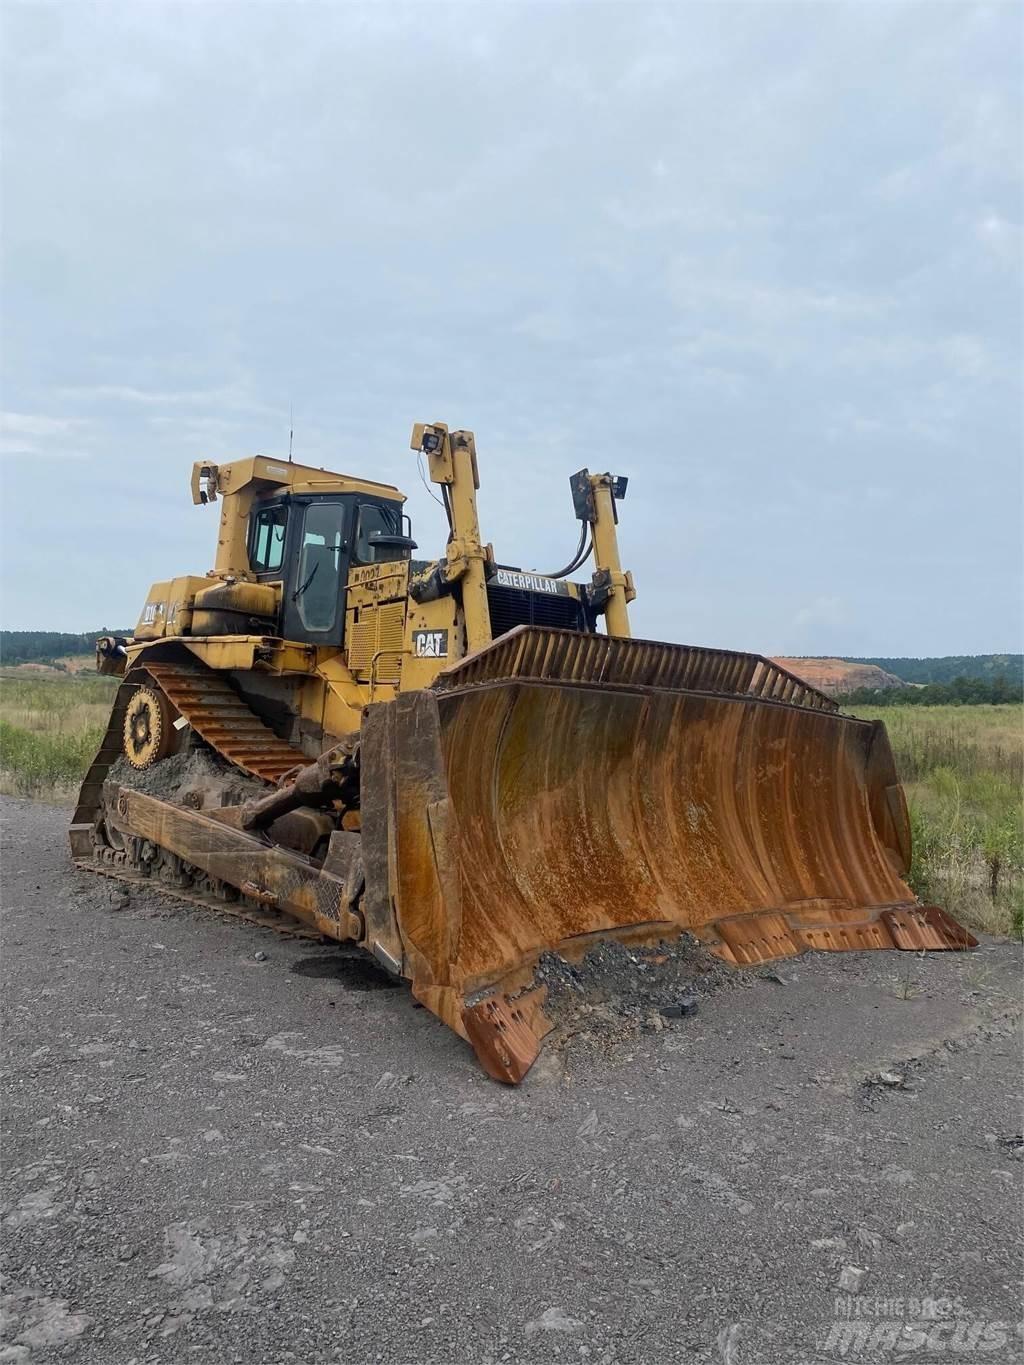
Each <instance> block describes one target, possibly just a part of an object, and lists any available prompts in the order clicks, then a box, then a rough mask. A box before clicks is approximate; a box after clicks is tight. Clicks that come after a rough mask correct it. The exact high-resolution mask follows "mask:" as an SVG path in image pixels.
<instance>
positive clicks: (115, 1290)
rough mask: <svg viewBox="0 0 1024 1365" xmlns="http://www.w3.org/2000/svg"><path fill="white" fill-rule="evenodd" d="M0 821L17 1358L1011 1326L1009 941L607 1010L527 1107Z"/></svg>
mask: <svg viewBox="0 0 1024 1365" xmlns="http://www.w3.org/2000/svg"><path fill="white" fill-rule="evenodd" d="M0 813H2V816H3V822H4V829H5V848H4V880H3V923H2V946H3V971H4V991H3V1010H4V1019H3V1024H4V1033H3V1038H4V1051H5V1081H4V1095H3V1180H4V1189H3V1206H2V1209H0V1217H2V1219H3V1254H4V1261H5V1276H6V1278H5V1280H4V1288H3V1293H4V1296H5V1308H6V1312H7V1314H8V1315H9V1319H10V1321H9V1326H8V1329H7V1335H6V1345H5V1346H4V1347H2V1348H0V1359H2V1360H4V1361H22V1362H36V1361H40V1362H41V1361H51V1360H65V1359H66V1360H68V1361H73V1362H76V1365H78V1363H79V1362H80V1363H81V1365H129V1362H132V1361H134V1362H136V1365H144V1362H152V1365H157V1363H159V1365H165V1363H166V1365H178V1362H181V1361H185V1360H189V1361H191V1360H200V1361H201V1360H208V1361H211V1362H217V1365H220V1363H221V1362H233V1361H239V1362H242V1361H244V1362H246V1365H248V1363H249V1362H285V1361H289V1362H299V1363H300V1365H320V1362H323V1363H324V1365H326V1362H338V1361H344V1362H346V1363H347V1365H364V1362H375V1361H386V1362H413V1361H416V1362H437V1363H438V1365H442V1362H443V1365H462V1362H464V1361H465V1362H484V1361H499V1360H508V1361H516V1362H520V1361H521V1362H531V1363H532V1362H537V1365H540V1363H541V1362H544V1363H545V1365H546V1363H547V1362H551V1361H587V1362H596V1361H603V1362H606V1365H610V1363H611V1362H645V1365H646V1362H650V1363H651V1365H661V1363H662V1362H667V1361H675V1360H685V1361H697V1362H702V1361H703V1362H715V1363H716V1365H719V1363H720V1362H721V1361H722V1360H723V1359H726V1358H728V1359H729V1360H730V1361H731V1365H776V1362H786V1361H792V1362H818V1361H825V1360H828V1359H830V1358H832V1359H835V1358H841V1353H840V1351H839V1350H838V1349H837V1348H836V1343H835V1338H834V1337H832V1338H830V1333H831V1332H833V1329H834V1325H835V1322H836V1309H837V1302H836V1301H837V1298H838V1299H839V1300H840V1302H841V1304H842V1303H845V1302H846V1301H847V1295H848V1293H849V1292H850V1291H849V1290H846V1289H841V1288H840V1283H841V1282H842V1283H843V1284H846V1285H851V1284H857V1285H858V1286H859V1288H858V1292H859V1293H860V1294H861V1295H867V1296H871V1298H872V1300H875V1299H877V1300H882V1299H885V1300H893V1299H897V1300H899V1299H902V1300H911V1299H917V1300H920V1299H925V1298H933V1299H940V1298H949V1299H951V1300H954V1301H955V1302H956V1310H955V1311H956V1312H957V1314H958V1315H959V1319H960V1320H961V1321H966V1322H967V1323H968V1326H970V1325H971V1324H972V1323H977V1322H980V1321H984V1322H985V1323H988V1324H991V1323H998V1322H1008V1321H1012V1320H1013V1319H1014V1317H1015V1316H1016V1315H1017V1314H1018V1313H1019V1293H1018V1288H1017V1282H1018V1275H1019V1270H1020V1261H1019V1245H1020V1236H1021V1232H1022V1228H1021V1221H1020V1213H1019V1210H1020V1193H1021V1184H1022V1181H1021V1176H1022V1174H1024V1162H1021V1161H1020V1160H1019V1155H1020V1152H1019V1147H1018V1146H1017V1144H1016V1143H1015V1141H1014V1138H1015V1137H1016V1135H1017V1134H1019V1133H1020V1131H1021V1118H1020V1094H1019V1080H1020V1067H1019V1060H1020V1040H1019V1036H1018V1034H1017V1033H1016V1029H1017V1026H1018V1023H1019V1009H1018V1003H1017V1002H1018V998H1019V993H1020V992H1019V987H1020V955H1019V949H1016V948H1014V947H1013V946H1012V945H1008V944H1001V943H986V944H984V945H983V947H982V949H981V950H980V951H979V952H977V953H975V954H973V955H966V956H961V955H957V954H935V955H933V956H928V957H925V958H918V957H916V956H914V955H907V954H885V953H865V954H842V955H837V956H835V957H831V958H830V957H826V956H823V955H822V956H817V957H807V958H802V959H799V960H794V961H787V962H784V963H781V964H776V965H775V967H774V968H773V969H772V971H771V972H767V971H766V972H763V973H760V974H757V973H755V974H752V975H750V976H745V977H742V978H741V979H740V980H739V981H732V980H730V981H729V982H728V983H725V984H722V985H721V986H718V985H717V984H716V983H711V984H712V985H715V989H707V990H701V991H700V992H698V1008H697V1011H696V1012H695V1013H690V1014H688V1015H686V1016H685V1017H682V1018H678V1019H667V1020H664V1021H663V1023H662V1024H660V1025H658V1024H654V1023H652V1022H651V1021H650V1019H649V1012H648V1011H641V1010H640V1009H639V1008H637V1009H635V1010H634V1009H633V1008H632V1003H631V1002H627V1003H628V1004H629V1007H628V1008H626V1009H625V1010H623V1009H621V1008H617V1007H615V1005H614V1002H612V1004H608V1002H605V1008H604V1010H603V1011H602V1009H601V1008H600V1007H597V1008H596V1009H595V1011H594V1012H593V1013H592V1014H591V1015H590V1016H587V1015H586V1013H584V1014H582V1015H581V1014H580V1012H579V1011H577V1012H576V1013H575V1014H574V1016H573V1029H572V1031H571V1035H570V1036H567V1037H566V1039H565V1041H564V1045H563V1046H562V1047H561V1048H560V1049H557V1050H554V1051H553V1052H551V1053H550V1054H548V1055H547V1056H546V1057H544V1058H542V1060H541V1062H540V1063H539V1064H538V1066H537V1068H535V1070H534V1072H533V1073H532V1074H531V1077H530V1078H529V1080H528V1081H527V1083H526V1084H525V1085H524V1086H523V1087H522V1088H521V1089H520V1090H518V1091H514V1090H507V1089H503V1088H501V1087H499V1086H497V1085H496V1084H494V1083H493V1082H491V1081H489V1080H488V1079H487V1078H486V1077H485V1076H484V1075H483V1074H482V1073H481V1072H480V1071H479V1069H478V1068H477V1066H476V1063H475V1061H474V1059H473V1057H472V1055H471V1053H470V1052H469V1049H468V1048H466V1047H465V1045H464V1044H462V1043H461V1042H460V1041H459V1039H458V1038H456V1037H455V1036H454V1035H453V1034H451V1033H450V1032H449V1031H448V1030H447V1029H445V1028H444V1027H443V1025H441V1024H440V1023H439V1022H438V1021H437V1020H436V1019H434V1018H432V1017H431V1016H430V1015H429V1014H428V1012H427V1011H425V1010H422V1009H417V1008H415V1006H414V1003H413V1001H412V999H411V998H410V996H409V995H408V994H407V993H406V992H405V991H404V990H396V989H391V988H389V986H388V982H387V979H386V978H381V977H379V976H377V975H375V974H374V973H373V972H366V971H365V970H363V969H362V967H361V966H356V965H355V964H353V962H352V960H351V959H346V958H345V955H344V954H342V953H340V952H339V953H333V952H332V951H331V950H330V949H327V948H323V949H321V948H319V947H317V946H316V945H315V944H310V943H309V942H308V941H302V940H294V941H292V940H282V939H279V938H277V937H276V936H273V935H271V934H269V933H267V932H265V931H262V930H259V929H257V928H254V927H251V926H248V925H245V924H240V923H237V922H235V921H231V920H228V919H224V918H220V917H218V916H216V915H214V914H212V913H205V912H203V911H201V910H198V909H179V908H177V907H175V906H174V905H172V904H171V903H170V902H168V901H166V900H164V899H163V898H161V897H158V896H155V895H151V894H140V893H138V892H134V891H133V892H132V894H131V898H130V903H129V905H128V907H127V908H125V909H121V910H117V909H115V908H114V904H115V903H116V898H117V896H119V895H120V891H119V889H117V888H115V900H114V901H113V902H112V899H111V891H112V885H113V884H112V883H110V882H108V881H103V880H100V879H95V878H92V877H89V876H88V875H87V874H84V873H75V872H72V871H71V870H70V869H69V867H68V863H67V854H66V844H65V838H64V824H65V820H66V818H67V816H66V812H63V811H57V810H51V809H48V808H46V807H40V806H33V805H31V804H28V803H23V802H17V801H12V800H6V801H4V802H3V805H2V811H0ZM256 953H263V954H265V955H266V957H265V960H262V961H257V960H256V957H255V954H256ZM682 984H685V983H682ZM620 1003H621V1002H620ZM609 1016H610V1017H611V1018H612V1020H613V1022H614V1027H608V1026H607V1024H608V1017H609ZM588 1019H589V1022H588ZM623 1019H625V1026H623V1022H622V1021H623ZM882 1072H887V1073H891V1075H893V1076H895V1077H897V1078H898V1081H899V1084H892V1083H891V1082H890V1083H886V1082H884V1081H882V1080H881V1079H880V1073H882ZM851 1271H856V1272H857V1273H856V1274H855V1275H852V1277H851ZM901 1311H902V1310H901ZM1017 1349H1018V1347H1017V1346H1015V1345H1014V1343H1013V1342H1012V1340H1011V1338H1009V1337H1008V1338H1007V1341H1006V1344H1005V1346H1004V1347H1002V1348H1000V1350H997V1351H994V1352H992V1351H990V1352H988V1353H979V1352H978V1351H976V1352H975V1353H974V1354H975V1357H976V1358H978V1359H985V1358H989V1359H993V1360H999V1361H1000V1365H1002V1362H1003V1361H1008V1360H1012V1359H1014V1353H1015V1351H1016V1350H1017ZM728 1353H731V1354H728ZM919 1356H920V1352H911V1353H910V1354H909V1355H906V1357H905V1358H907V1359H910V1360H914V1359H915V1358H918V1357H919ZM846 1358H850V1359H861V1360H863V1359H872V1358H875V1359H878V1358H885V1357H884V1355H883V1356H877V1355H876V1356H874V1357H872V1356H870V1355H866V1354H865V1353H864V1352H863V1351H862V1352H861V1353H860V1355H852V1356H851V1355H850V1352H849V1351H847V1353H846ZM897 1358H900V1357H897ZM940 1358H942V1357H940Z"/></svg>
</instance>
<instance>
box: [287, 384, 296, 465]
mask: <svg viewBox="0 0 1024 1365" xmlns="http://www.w3.org/2000/svg"><path fill="white" fill-rule="evenodd" d="M294 436H295V427H294V414H293V412H292V404H291V400H290V399H289V402H288V463H289V464H291V462H292V438H293V437H294Z"/></svg>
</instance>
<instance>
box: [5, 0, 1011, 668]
mask: <svg viewBox="0 0 1024 1365" xmlns="http://www.w3.org/2000/svg"><path fill="white" fill-rule="evenodd" d="M1017 28H1018V15H1017V13H1016V11H1015V9H1014V7H1012V6H999V5H995V6H992V5H989V6H985V5H980V6H979V5H972V4H962V5H954V6H943V5H930V6H925V5H919V4H910V3H901V0H892V2H891V3H890V4H887V5H863V4H860V3H856V2H854V3H844V2H843V0H835V3H832V4H829V5H814V6H808V5H806V4H799V3H798V4H791V3H788V2H787V0H779V2H778V3H776V4H773V5H770V6H765V5H761V4H757V3H746V2H745V0H736V3H733V4H730V5H727V6H713V5H674V6H666V5H660V4H642V3H641V4H631V5H627V4H621V5H599V6H591V7H589V8H587V10H586V13H585V14H584V11H583V10H582V9H581V8H580V7H579V6H571V5H569V6H567V5H535V6H527V7H522V6H514V5H507V6H495V5H431V6H424V5H407V4H387V5H335V6H330V5H297V4H291V3H278V0H267V3H264V4H261V5H257V6H247V7H239V6H237V5H192V4H181V3H173V4H164V3H160V0H153V3H149V4H146V5H120V6H118V5H113V6H98V7H97V6H95V5H91V6H90V5H86V6H83V5H81V4H76V3H71V2H70V0H66V2H65V0H52V2H49V3H42V4H37V5H20V6H17V5H16V6H13V7H10V6H9V7H8V13H7V14H6V15H5V41H4V44H3V45H2V49H0V80H2V83H3V91H4V126H5V152H4V158H3V162H2V165H0V177H2V182H0V190H2V192H3V198H4V205H5V224H4V236H3V243H2V249H3V256H4V261H3V264H4V290H5V298H4V361H5V373H4V382H3V401H4V404H5V406H6V407H7V408H8V409H10V411H11V413H12V414H13V415H14V417H15V419H16V420H17V419H18V418H19V417H20V418H21V419H22V421H23V424H22V425H21V426H20V427H19V426H16V425H15V426H12V425H10V423H8V424H6V425H3V426H0V440H3V441H4V442H5V443H6V449H7V451H8V454H9V456H11V457H12V458H8V459H7V460H6V461H5V465H4V479H5V485H4V494H5V496H4V499H3V501H4V507H3V515H4V518H5V522H4V537H3V550H4V553H5V554H6V556H7V560H6V564H7V572H8V574H9V575H17V578H18V581H19V592H18V594H17V600H13V598H12V599H10V600H9V601H8V603H7V610H8V614H9V615H8V620H7V624H9V625H22V626H25V627H32V626H44V625H46V626H49V625H57V624H65V625H67V626H69V627H74V628H85V627H86V626H88V625H89V623H90V622H91V621H92V620H93V619H94V617H95V615H96V612H97V605H96V604H97V602H98V601H100V602H101V603H102V604H103V607H104V610H103V611H102V612H100V615H101V616H105V617H107V619H122V620H128V619H134V617H135V616H136V615H137V613H138V607H139V602H140V600H141V599H142V597H143V596H144V593H145V590H146V587H147V586H148V583H149V582H151V581H155V580H159V579H162V578H165V577H167V576H168V575H169V574H174V573H181V572H186V571H188V570H190V569H197V570H198V571H200V572H202V571H203V570H205V569H206V568H207V567H208V565H209V563H210V559H211V555H212V549H213V545H212V541H213V535H214V531H213V529H212V527H211V523H210V520H209V518H208V517H204V516H202V515H197V514H196V513H195V512H194V511H193V509H192V508H191V506H190V504H189V502H188V499H187V496H186V495H185V488H186V482H187V476H188V469H189V465H190V463H191V461H192V460H193V459H195V458H197V457H198V456H199V455H203V456H204V457H209V458H211V459H217V460H221V461H222V460H227V459H231V458H233V457H241V456H245V455H247V454H250V453H252V452H253V451H257V450H264V451H267V452H273V453H281V454H283V453H284V452H285V451H286V449H287V439H288V429H289V426H290V425H291V423H290V422H289V415H288V414H289V410H290V409H293V410H294V414H295V417H294V426H295V432H296V436H295V451H296V457H297V458H302V459H303V460H305V461H308V462H310V463H315V464H323V465H326V466H327V467H335V468H342V469H348V470H352V471H356V472H359V471H365V472H366V473H367V474H369V475H370V476H371V477H374V478H380V479H383V480H386V481H391V482H397V483H398V484H399V485H400V486H403V487H405V488H406V491H407V492H408V493H409V510H410V512H411V514H412V516H413V518H414V521H415V522H416V536H417V539H418V540H419V541H420V544H421V546H422V547H423V552H424V553H430V552H437V551H439V550H440V549H441V548H442V547H443V544H444V535H445V530H444V526H443V518H442V517H440V516H439V509H438V508H437V506H436V504H435V503H433V502H432V501H431V499H430V497H429V496H428V495H427V493H426V492H425V491H424V490H423V489H422V488H421V487H420V485H419V482H418V480H417V478H416V473H415V463H414V461H413V460H412V457H411V454H410V452H409V451H408V449H407V443H408V433H409V427H410V425H411V423H412V422H413V421H414V420H418V419H419V420H435V419H440V420H446V421H448V422H450V423H451V424H452V425H453V426H466V427H470V428H472V429H474V430H475V431H476V435H477V444H478V449H479V451H480V472H481V479H482V487H481V490H480V502H481V518H482V521H483V526H484V531H485V535H486V536H487V538H488V539H489V540H492V541H493V542H494V544H495V548H496V552H497V553H498V554H499V556H500V557H501V558H502V560H504V561H505V562H509V563H522V564H525V565H531V566H534V567H540V568H549V567H550V566H551V565H552V564H555V563H558V562H564V560H565V558H566V555H567V553H568V552H570V551H571V548H572V544H573V542H574V539H575V522H574V521H573V519H572V515H571V507H570V504H569V499H568V493H567V489H566V479H567V476H568V474H569V473H570V472H571V471H573V470H575V469H579V468H580V467H582V466H584V465H587V466H588V467H590V468H592V469H597V468H609V469H612V470H613V471H614V472H622V473H625V474H628V475H629V476H630V492H629V498H628V500H627V502H626V503H625V504H624V505H623V508H622V509H621V520H620V537H621V541H622V552H623V558H624V561H625V562H626V563H627V564H628V566H629V567H630V568H631V569H632V570H633V572H634V574H635V576H636V581H637V584H638V588H639V594H640V595H639V597H638V598H637V601H636V603H635V606H634V612H633V619H634V623H635V629H636V631H637V632H638V633H643V634H647V635H651V636H655V637H660V638H667V639H690V640H693V641H695V642H698V643H700V642H703V643H715V644H721V645H723V646H732V647H740V648H742V647H744V646H747V645H749V646H751V647H760V648H765V649H770V650H780V649H781V650H785V649H787V648H788V649H790V651H791V652H792V650H793V649H794V648H796V647H799V649H800V650H803V651H809V652H812V653H813V652H820V651H821V649H827V650H828V651H830V652H832V651H836V650H838V651H839V652H843V650H847V651H848V650H850V649H852V648H853V645H852V644H851V643H850V642H851V641H852V642H855V643H856V644H857V645H859V646H860V648H859V649H858V650H857V652H860V653H880V654H884V653H893V654H895V653H913V652H923V653H942V652H946V651H950V652H958V653H969V652H980V651H983V650H988V649H991V648H993V647H999V648H1004V647H1013V646H1014V645H1015V643H1016V637H1017V635H1018V633H1019V621H1020V616H1021V574H1020V564H1021V533H1020V524H1019V507H1020V483H1021V471H1020V459H1019V452H1020V449H1021V442H1022V431H1021V416H1020V414H1021V407H1022V405H1021V401H1020V398H1021V394H1020V368H1021V366H1020V358H1021V318H1020V309H1019V298H1020V266H1021V237H1020V188H1021V187H1020V165H1021V161H1022V157H1021V150H1022V139H1021V129H1022V127H1024V117H1022V115H1024V104H1022V90H1024V82H1022V80H1021V57H1020V48H1019V42H1018V33H1017ZM339 72H342V73H344V75H343V78H342V79H339ZM451 73H457V76H454V77H452V75H451ZM450 77H451V78H450ZM26 421H27V423H28V425H27V426H26V425H25V424H24V423H25V422H26ZM33 423H35V425H33ZM47 424H49V425H47ZM72 454H73V455H78V456H80V457H85V458H78V459H67V458H66V457H67V456H68V455H72ZM56 458H62V459H64V461H65V462H64V464H63V465H62V466H61V468H60V475H61V477H60V480H59V486H58V487H55V488H54V489H53V490H52V496H50V497H49V499H48V502H47V509H46V511H47V521H48V526H49V530H50V537H49V538H50V539H51V540H56V541H58V542H59V543H60V544H61V545H62V546H65V547H66V554H65V558H66V562H64V563H62V564H60V566H59V572H58V568H57V567H56V563H55V557H54V556H53V555H52V552H51V550H50V549H49V547H47V546H44V545H42V544H41V543H40V538H39V536H38V534H37V532H36V530H35V529H34V528H33V527H32V526H31V525H29V522H28V519H27V518H25V517H23V516H22V515H20V514H19V512H18V509H19V508H23V507H24V506H26V505H27V504H28V503H29V501H30V500H31V499H32V497H33V492H34V489H33V484H34V483H35V482H37V479H38V474H37V469H36V462H37V461H39V460H43V459H46V460H51V459H56ZM879 489H881V490H884V494H885V495H884V496H882V497H880V496H877V490H879ZM113 490H116V492H114V491H113ZM872 490H876V492H875V493H873V492H872ZM112 507H113V509H114V510H112ZM115 515H116V518H117V524H118V533H117V535H116V536H115V535H110V536H107V537H102V536H91V537H84V536H83V534H82V527H83V525H84V524H93V525H107V524H109V522H110V519H111V517H112V516H115ZM86 542H88V543H86ZM937 547H938V548H937ZM126 561H127V562H128V563H130V565H131V572H130V573H129V572H126V571H125V567H124V566H125V562H126ZM819 597H820V599H821V600H820V602H819V601H818V598H819ZM822 603H824V604H826V605H822ZM830 603H831V604H833V605H834V604H835V603H839V604H840V607H841V610H842V613H843V619H842V620H841V621H836V620H835V619H834V612H833V616H832V617H831V618H830V616H829V608H828V605H827V604H830ZM15 617H16V618H17V619H14V618H15ZM819 647H820V648H819Z"/></svg>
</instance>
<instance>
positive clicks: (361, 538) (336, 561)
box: [248, 493, 416, 645]
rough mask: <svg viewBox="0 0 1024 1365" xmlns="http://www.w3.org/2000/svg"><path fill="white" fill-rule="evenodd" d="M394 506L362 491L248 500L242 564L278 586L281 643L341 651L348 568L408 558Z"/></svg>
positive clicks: (404, 520)
mask: <svg viewBox="0 0 1024 1365" xmlns="http://www.w3.org/2000/svg"><path fill="white" fill-rule="evenodd" d="M411 530H412V528H411V525H410V522H409V518H408V516H406V515H405V513H403V511H402V504H401V503H400V502H395V501H391V500H389V499H387V498H377V497H373V496H370V495H368V494H365V493H317V494H295V493H283V494H278V495H276V496H271V497H267V498H264V499H261V500H260V501H258V502H255V503H254V504H253V507H252V511H251V513H250V515H249V540H248V552H249V565H250V568H251V570H252V572H253V574H254V575H255V576H256V579H257V581H258V582H261V583H271V582H273V583H281V584H282V585H283V593H282V603H281V623H280V630H281V634H282V636H283V638H284V639H286V640H297V641H300V642H302V643H308V644H317V645H340V644H341V643H342V636H343V633H344V627H345V589H346V585H347V583H348V575H349V570H350V569H351V568H352V566H353V565H360V564H382V563H388V562H392V561H394V560H403V559H409V558H410V556H411V555H412V552H413V550H414V549H415V548H416V542H415V541H414V540H413V539H412V535H411Z"/></svg>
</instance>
